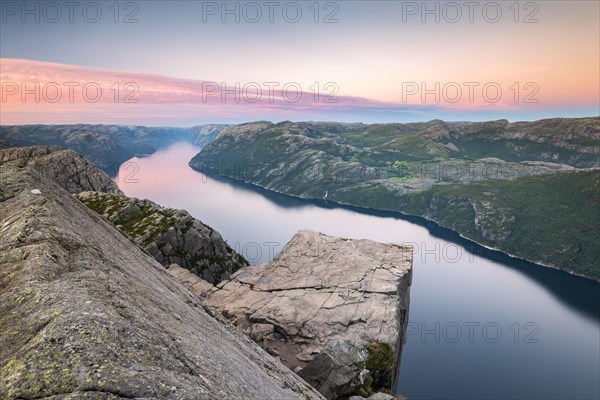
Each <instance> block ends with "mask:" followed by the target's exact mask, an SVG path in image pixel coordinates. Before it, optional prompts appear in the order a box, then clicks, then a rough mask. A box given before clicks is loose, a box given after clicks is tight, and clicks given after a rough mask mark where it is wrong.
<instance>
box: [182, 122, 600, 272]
mask: <svg viewBox="0 0 600 400" xmlns="http://www.w3.org/2000/svg"><path fill="white" fill-rule="evenodd" d="M599 157H600V118H597V117H596V118H578V119H550V120H542V121H536V122H519V123H508V121H505V120H499V121H490V122H482V123H446V122H443V121H438V120H434V121H430V122H425V123H415V124H383V125H382V124H375V125H363V124H339V123H313V122H305V123H291V122H282V123H279V124H272V123H269V122H257V123H250V124H243V125H238V126H235V127H230V128H227V129H225V130H223V131H222V132H221V133H220V134H219V136H218V137H217V139H215V140H214V141H213V142H212V143H211V144H209V145H208V146H206V147H205V148H204V149H203V150H202V151H201V152H200V153H199V154H198V155H196V156H195V157H194V158H193V159H192V160H191V161H190V166H191V167H192V168H195V169H197V170H199V171H201V172H203V173H205V174H209V175H211V174H213V175H214V174H217V175H223V176H228V177H231V178H235V179H239V180H242V181H245V182H249V183H252V184H256V185H259V186H262V187H265V188H267V189H271V190H274V191H278V192H282V193H286V194H290V195H294V196H299V197H304V198H317V199H321V198H324V197H326V198H327V199H328V200H332V201H338V202H340V203H346V204H352V205H357V206H363V207H370V208H379V209H385V210H391V211H400V212H404V213H408V214H414V215H418V216H422V217H426V218H429V219H432V220H434V221H436V222H438V223H439V224H440V225H442V226H445V227H448V228H451V229H454V230H456V231H457V232H459V233H461V234H462V235H464V236H466V237H468V238H470V239H472V240H475V241H477V242H479V243H482V244H485V245H488V246H491V247H496V248H498V249H500V250H503V251H506V252H508V253H511V254H514V255H516V256H519V257H523V258H526V259H528V260H530V261H534V262H538V263H543V264H545V265H549V266H555V267H558V268H562V269H565V270H568V271H572V272H576V273H579V274H585V275H588V276H593V277H595V278H599V277H600V267H599V265H600V263H599V262H598V258H597V256H596V255H595V254H597V253H598V246H599V241H598V231H599V230H600V215H599V214H598V213H597V212H594V211H593V210H594V209H595V208H596V207H597V204H598V203H599V183H598V174H600V172H599V170H598V169H597V168H598V167H599V166H600V159H599ZM590 168H592V169H590ZM575 172H577V173H575ZM534 233H535V236H531V235H534Z"/></svg>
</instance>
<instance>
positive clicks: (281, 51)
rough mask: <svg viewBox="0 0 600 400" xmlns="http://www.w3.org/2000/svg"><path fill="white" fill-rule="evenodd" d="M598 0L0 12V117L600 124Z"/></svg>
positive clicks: (186, 122) (180, 4)
mask: <svg viewBox="0 0 600 400" xmlns="http://www.w3.org/2000/svg"><path fill="white" fill-rule="evenodd" d="M599 71H600V2H599V1H595V0H594V1H551V0H550V1H548V0H545V1H536V2H532V1H496V2H491V1H456V2H453V1H427V2H424V1H418V2H412V1H322V2H316V1H295V2H294V1H241V2H240V1H228V2H222V1H214V2H213V1H168V2H167V1H120V2H115V1H96V2H89V1H73V2H65V1H56V2H53V1H5V0H2V1H1V2H0V81H1V88H0V91H1V92H0V101H1V103H0V105H1V106H2V107H1V110H0V123H1V124H28V123H80V122H85V123H119V124H135V125H157V126H191V125H197V124H203V123H239V122H247V121H254V120H271V121H281V120H321V121H326V120H328V121H346V122H368V123H370V122H409V121H426V120H431V119H444V120H450V121H452V120H454V121H456V120H459V121H465V120H469V121H472V120H490V119H499V118H506V119H508V120H511V121H517V120H535V119H541V118H550V117H581V116H597V115H600V77H599V75H600V72H599Z"/></svg>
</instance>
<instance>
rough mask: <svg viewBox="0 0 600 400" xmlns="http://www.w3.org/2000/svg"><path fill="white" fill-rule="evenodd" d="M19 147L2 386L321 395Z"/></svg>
mask: <svg viewBox="0 0 600 400" xmlns="http://www.w3.org/2000/svg"><path fill="white" fill-rule="evenodd" d="M42 153H43V151H42ZM40 157H46V155H45V154H41V155H40ZM11 159H12V161H7V157H6V155H5V154H4V153H3V154H2V160H3V161H2V165H1V171H2V179H1V181H0V185H1V186H0V188H1V190H0V192H1V193H2V196H1V197H2V198H1V200H2V201H1V203H0V220H1V230H2V235H1V236H0V249H1V251H0V278H1V282H2V285H0V326H2V330H1V332H0V335H1V336H0V339H1V343H0V366H1V369H0V398H2V399H34V398H35V399H133V398H138V399H141V398H144V399H161V400H162V399H178V400H179V399H227V400H247V399H256V400H281V399H286V400H287V399H292V400H293V399H298V400H310V399H322V397H321V396H320V395H319V394H318V393H317V392H316V391H314V390H313V389H312V388H310V386H308V385H307V384H306V383H305V382H304V381H302V380H301V379H300V378H298V377H297V376H296V375H295V374H293V373H292V372H291V371H289V370H288V369H287V368H285V367H284V366H283V365H282V364H281V363H280V362H278V361H276V360H274V359H273V358H272V357H270V356H269V355H268V354H267V353H266V352H265V351H263V350H262V349H261V348H260V347H259V346H257V345H256V344H255V343H254V342H252V341H251V340H250V339H248V338H247V337H246V336H244V335H242V334H241V333H240V332H239V331H238V330H237V329H235V327H233V326H232V325H231V324H229V323H228V322H227V321H226V320H225V319H224V318H222V317H220V316H219V314H218V313H216V312H214V311H213V310H212V309H211V308H210V307H209V306H208V305H207V304H206V302H205V301H204V300H202V299H200V298H197V297H195V296H193V295H192V294H191V293H190V292H189V291H188V290H187V289H185V288H184V287H183V286H182V285H181V284H180V283H179V282H177V281H176V280H175V279H174V278H173V277H172V276H170V275H169V274H168V273H167V271H166V270H165V268H163V267H162V266H161V265H160V264H159V263H157V262H156V261H155V260H154V259H153V258H152V257H150V256H149V255H147V254H146V253H145V252H143V251H142V250H141V249H140V248H139V247H138V246H136V245H135V244H134V243H132V242H131V241H130V240H129V239H128V238H126V237H125V236H124V235H123V234H122V233H120V232H119V231H118V230H117V229H115V228H114V227H113V226H112V225H111V224H110V223H109V222H108V221H106V220H105V219H103V218H101V217H100V216H98V215H97V214H96V213H95V212H93V211H92V210H90V209H89V208H87V207H86V206H85V205H83V204H82V203H81V202H79V201H78V200H77V199H75V198H74V197H73V196H71V195H70V194H69V193H68V192H67V191H66V190H64V189H63V188H62V187H61V186H60V185H58V184H56V183H54V182H53V181H51V180H50V179H48V178H47V177H46V176H45V174H44V173H43V171H39V170H38V169H37V168H36V167H35V166H34V165H35V162H32V161H29V162H25V161H23V160H22V159H21V158H17V159H15V158H11Z"/></svg>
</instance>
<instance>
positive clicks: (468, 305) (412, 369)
mask: <svg viewBox="0 0 600 400" xmlns="http://www.w3.org/2000/svg"><path fill="white" fill-rule="evenodd" d="M198 151H199V148H197V147H195V146H192V145H190V144H187V143H178V144H175V145H173V146H171V147H169V148H167V149H164V150H161V151H158V152H157V153H155V154H153V155H152V156H150V157H146V158H141V159H139V158H134V159H132V160H130V161H129V162H127V163H125V164H123V166H122V168H121V172H120V175H119V177H118V178H117V179H118V182H119V186H120V187H121V189H122V190H123V191H124V192H125V194H127V195H128V196H133V197H138V198H148V199H150V200H152V201H155V202H157V203H159V204H161V205H164V206H169V207H174V208H181V209H185V210H188V211H189V212H190V213H191V214H192V215H193V216H194V217H196V218H198V219H200V220H202V221H203V222H205V223H207V224H209V225H211V226H212V227H213V228H215V229H217V230H218V231H219V232H221V234H222V235H223V237H224V238H226V239H227V241H228V243H229V244H230V245H231V246H232V247H234V248H235V249H236V250H237V251H238V252H240V253H242V254H243V255H244V256H245V257H246V258H247V259H249V260H250V261H251V262H253V263H257V262H264V261H268V260H270V259H271V258H272V257H273V255H274V254H275V253H277V251H279V250H281V248H282V247H283V245H284V244H285V243H286V242H287V241H288V240H289V239H290V238H291V237H292V236H293V235H294V233H295V232H296V231H297V230H298V229H300V228H308V229H312V230H316V231H320V232H323V233H325V234H328V235H336V236H343V237H348V238H368V239H373V240H377V241H380V242H396V243H402V242H403V243H411V244H413V245H414V246H415V254H414V271H413V284H412V288H411V305H410V322H409V326H408V335H407V343H406V346H405V348H404V352H403V354H402V360H401V361H402V364H401V368H400V375H399V379H398V388H397V389H398V392H399V393H402V394H404V395H405V396H407V397H408V398H409V399H524V398H531V399H598V398H600V378H599V377H600V316H599V313H600V285H598V284H595V283H592V282H590V281H587V280H584V279H580V278H576V277H573V276H570V275H568V274H565V273H562V272H560V271H555V270H551V269H547V268H542V267H538V266H535V265H532V264H529V263H525V262H520V261H516V260H512V259H509V258H508V257H504V256H502V255H498V254H497V253H493V252H489V251H485V250H483V249H481V248H480V247H478V246H473V245H471V244H469V243H468V242H466V241H464V240H461V239H460V238H458V237H457V236H456V235H454V234H452V233H451V232H449V231H447V230H444V229H439V228H436V227H434V226H431V225H432V224H427V223H425V222H420V223H415V221H414V220H413V219H408V220H407V219H402V218H401V216H398V215H394V214H391V213H382V212H380V213H377V212H368V211H366V210H358V209H352V208H341V207H334V206H333V205H331V204H327V203H325V202H309V201H303V200H298V199H293V198H290V197H288V196H284V195H278V194H273V193H270V192H267V191H264V190H261V189H257V188H254V187H252V186H250V185H246V184H242V183H236V182H231V181H227V180H224V179H222V178H218V177H207V176H205V175H203V174H201V173H199V172H196V171H194V170H192V169H191V168H189V167H188V165H187V163H188V161H189V160H190V159H191V158H192V157H193V156H194V155H195V154H196V153H197V152H198ZM417 222H418V221H417Z"/></svg>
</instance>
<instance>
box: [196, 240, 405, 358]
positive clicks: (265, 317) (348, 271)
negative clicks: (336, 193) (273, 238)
mask: <svg viewBox="0 0 600 400" xmlns="http://www.w3.org/2000/svg"><path fill="white" fill-rule="evenodd" d="M411 268H412V249H411V247H409V246H403V245H397V244H383V243H377V242H373V241H371V240H351V239H343V238H337V237H331V236H326V235H323V234H321V233H318V232H313V231H309V230H300V231H299V232H298V233H296V235H295V236H294V237H293V238H292V240H291V241H290V242H289V243H288V244H287V245H286V246H285V247H284V249H283V250H282V251H281V252H280V253H279V255H278V256H277V257H276V258H275V259H274V260H273V261H272V262H271V263H267V264H260V265H256V266H250V267H246V268H242V269H240V270H239V271H237V272H236V273H235V274H233V275H232V277H231V280H230V281H226V282H222V283H221V284H219V285H217V287H216V288H215V289H213V290H211V291H209V292H208V294H207V295H206V296H207V297H206V298H207V300H208V302H209V304H211V305H212V306H213V307H215V308H216V309H218V310H219V311H221V312H222V313H223V314H224V315H225V316H226V317H227V318H229V319H230V320H231V321H232V322H233V323H234V324H235V325H236V326H238V327H239V328H240V329H241V330H242V331H243V332H245V333H247V334H248V335H249V336H250V337H251V338H253V339H254V340H255V341H257V342H258V343H259V344H260V345H261V346H262V347H263V348H265V349H266V350H267V351H268V352H269V353H271V354H274V355H277V356H279V357H280V359H281V360H282V361H283V363H284V364H285V365H287V366H288V367H289V368H290V369H292V370H298V369H299V368H300V367H303V366H305V365H306V363H307V362H308V361H310V360H312V359H313V358H314V357H315V355H316V354H318V353H319V352H320V351H321V350H322V349H323V347H324V346H325V345H326V344H327V343H328V342H329V341H332V340H350V341H353V342H355V343H359V344H368V343H384V342H385V343H393V344H396V349H397V350H398V352H397V354H399V352H400V350H401V345H402V342H403V338H404V333H405V329H406V323H407V321H408V305H409V288H410V283H411V277H412V269H411Z"/></svg>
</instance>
